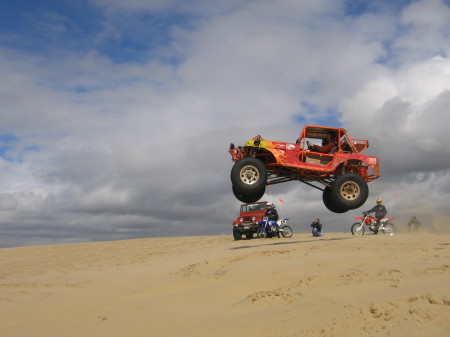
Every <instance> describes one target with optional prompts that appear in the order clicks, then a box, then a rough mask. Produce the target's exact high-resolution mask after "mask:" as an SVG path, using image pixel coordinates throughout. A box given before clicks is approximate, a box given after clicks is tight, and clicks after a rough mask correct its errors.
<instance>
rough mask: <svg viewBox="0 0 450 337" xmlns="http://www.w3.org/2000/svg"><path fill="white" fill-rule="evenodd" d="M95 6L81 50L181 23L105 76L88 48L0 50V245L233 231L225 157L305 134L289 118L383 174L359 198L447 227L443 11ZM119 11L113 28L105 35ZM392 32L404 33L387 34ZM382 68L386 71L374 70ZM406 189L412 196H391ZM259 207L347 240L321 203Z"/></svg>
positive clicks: (304, 196)
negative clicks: (321, 127)
mask: <svg viewBox="0 0 450 337" xmlns="http://www.w3.org/2000/svg"><path fill="white" fill-rule="evenodd" d="M95 3H96V4H97V5H98V6H100V8H102V6H104V7H105V8H106V9H105V13H107V15H105V17H106V19H105V20H109V21H107V22H104V26H105V27H108V29H107V30H105V31H103V32H100V33H98V34H97V35H96V36H95V37H98V36H100V35H102V34H105V35H104V36H102V38H101V40H102V41H105V39H106V40H107V38H108V34H113V36H111V38H112V39H114V40H116V39H119V37H118V35H116V33H117V32H121V31H120V27H122V26H123V25H132V22H133V21H132V19H133V15H136V13H139V15H141V14H142V13H151V14H152V15H157V14H158V13H162V12H164V15H169V14H170V13H176V14H177V15H181V14H182V16H184V17H185V18H186V21H189V24H186V25H183V24H180V23H178V22H173V23H170V22H169V23H167V25H168V27H166V28H165V29H167V30H169V31H170V33H169V34H168V36H170V39H169V40H167V41H166V44H165V45H162V46H160V48H153V49H151V50H149V51H148V53H149V56H148V58H146V60H147V61H142V60H141V61H139V62H136V61H129V62H123V61H122V62H117V61H115V60H114V58H113V57H110V55H108V54H107V53H105V54H102V51H101V48H99V49H98V50H91V51H89V52H86V51H84V50H80V51H69V50H61V51H59V52H58V53H57V54H58V55H56V56H55V55H54V54H51V53H50V54H49V55H46V56H42V55H39V54H38V53H37V52H28V53H27V52H22V51H20V52H17V51H14V50H12V49H7V48H5V47H4V48H1V49H0V70H1V71H2V74H4V76H2V80H1V81H0V97H1V98H2V107H0V113H1V117H2V120H1V124H0V130H1V131H2V132H3V133H6V132H7V133H10V134H13V135H16V136H17V137H18V140H17V144H16V145H14V146H13V148H12V149H10V150H9V154H10V155H11V156H10V157H8V158H10V159H9V160H2V161H1V165H0V173H1V175H0V176H1V178H0V179H1V180H0V187H2V193H3V194H2V195H1V196H0V230H2V228H3V231H4V232H8V238H7V239H5V240H4V241H2V242H0V245H11V244H12V245H13V244H24V243H26V244H32V243H44V242H45V243H48V242H69V241H71V240H75V239H74V238H79V239H80V240H106V239H115V238H127V237H139V236H145V235H149V236H150V235H186V234H213V233H223V232H227V231H228V232H231V229H230V228H231V226H230V223H231V221H232V220H233V217H234V216H237V214H236V212H237V208H238V205H239V202H238V201H237V200H235V199H234V196H233V195H232V193H231V183H230V181H229V173H230V169H231V165H232V163H231V159H230V156H229V155H228V153H227V150H228V144H229V142H235V143H236V144H242V143H243V142H244V140H245V139H248V138H251V137H253V136H255V135H256V134H258V133H260V134H262V135H263V136H264V137H265V138H268V139H274V140H283V141H294V140H295V139H296V138H297V137H298V134H299V132H300V131H301V130H300V129H301V128H302V126H303V125H299V124H296V123H295V122H294V120H295V117H300V119H301V118H302V117H303V118H305V117H306V118H307V122H308V123H315V122H317V121H318V120H323V119H326V118H331V119H338V118H339V117H340V116H339V115H335V114H330V112H329V111H335V110H334V109H335V108H337V107H339V109H340V111H342V116H341V117H342V119H341V120H342V123H343V125H344V127H346V128H347V129H348V130H349V132H350V135H351V136H354V137H356V138H368V139H369V140H370V143H371V148H370V150H371V152H372V153H373V154H375V155H380V157H381V159H382V178H381V179H380V181H379V182H373V183H371V189H372V191H373V193H372V194H371V196H372V195H378V194H380V195H382V194H383V193H384V194H386V195H390V194H392V193H394V192H395V193H397V190H398V189H401V191H400V192H398V194H399V195H400V194H401V195H402V196H405V198H406V195H407V194H409V193H411V194H417V195H418V196H419V199H418V200H422V199H420V198H422V197H421V196H420V193H421V191H423V189H426V188H427V186H428V187H430V188H435V190H434V191H435V193H433V195H432V196H430V198H431V200H433V201H436V203H435V205H436V208H435V211H436V212H446V210H445V208H443V207H442V202H441V201H440V199H439V198H440V196H443V195H446V193H447V194H448V191H446V190H445V188H444V187H443V186H444V185H445V184H444V182H445V178H446V177H448V171H447V170H448V167H449V166H450V165H449V163H448V159H447V158H450V156H449V150H448V148H446V147H445V141H444V142H441V140H442V139H444V140H448V135H447V133H446V131H445V124H446V123H447V122H448V118H449V117H448V113H447V110H448V107H449V99H450V97H449V96H450V95H449V90H450V84H449V78H450V77H449V76H448V75H449V69H450V65H449V59H448V58H447V56H446V55H445V53H442V50H445V48H446V47H445V46H444V42H445V41H447V40H446V39H448V35H446V30H445V29H446V27H447V26H446V25H447V23H446V20H444V19H443V18H442V15H443V16H444V18H448V14H446V13H447V12H446V10H448V6H446V5H444V4H443V3H441V2H432V3H431V5H430V7H429V8H428V7H427V6H426V4H425V3H422V2H420V3H418V2H415V3H412V4H411V5H410V6H409V7H407V8H406V9H405V10H404V11H403V14H402V15H401V17H396V16H395V15H392V13H381V14H378V15H372V14H370V13H368V14H364V15H360V16H352V17H346V16H344V13H343V8H342V7H341V5H340V3H339V2H335V1H311V2H299V1H277V2H276V3H274V2H272V1H234V2H226V4H225V3H224V2H219V3H217V2H214V1H213V2H210V1H206V2H202V1H199V2H195V3H196V4H198V5H199V6H193V7H192V6H190V7H189V8H187V7H184V5H183V4H180V2H168V1H164V2H155V1H153V2H148V1H129V2H123V1H122V2H120V3H119V2H116V1H108V2H104V1H95ZM214 4H215V5H219V6H213V5H214ZM200 5H202V6H200ZM124 6H128V7H127V8H125V7H124ZM416 6H419V7H420V6H425V7H426V10H428V11H431V12H433V13H434V12H436V11H439V12H440V13H439V15H440V19H439V20H438V21H439V22H438V23H429V24H428V23H427V21H426V20H427V16H424V17H420V15H419V14H420V13H421V12H426V11H420V10H417V9H416ZM419 9H420V8H419ZM121 11H122V12H124V15H125V14H126V15H125V17H126V18H128V21H126V22H125V23H124V22H123V21H120V22H118V21H115V20H117V19H118V17H117V16H116V14H118V13H120V12H121ZM194 12H195V13H194ZM194 14H195V16H192V15H194ZM194 18H195V19H194ZM169 21H170V20H169ZM447 21H448V20H447ZM402 24H407V25H411V27H412V28H411V27H409V26H408V27H409V29H410V31H411V32H414V34H412V35H411V36H409V35H407V34H403V35H402V32H403V31H397V30H396V29H397V28H396V27H397V26H398V25H402ZM375 27H376V28H375ZM378 28H379V29H378ZM413 28H414V29H415V30H411V29H413ZM419 28H420V31H421V32H422V33H421V34H422V35H420V36H423V34H425V35H424V36H428V37H430V36H431V37H432V39H431V38H430V41H429V42H430V43H429V44H428V45H427V46H426V50H427V53H428V54H430V55H431V56H430V55H428V54H427V56H426V57H423V55H424V53H423V48H422V47H420V41H418V40H417V39H418V36H419V35H416V33H415V32H417V31H418V29H419ZM417 34H418V33H417ZM387 41H389V42H390V43H389V47H387V44H386V42H387ZM61 48H63V47H62V46H61ZM436 51H441V52H436ZM433 52H434V54H433ZM61 55H64V57H61ZM389 57H394V58H395V61H396V62H384V63H383V62H380V60H386V58H389ZM168 60H171V61H168ZM173 60H176V62H173ZM392 64H396V65H398V66H396V67H392ZM305 102H306V103H308V104H310V105H312V106H315V107H317V108H318V112H317V113H316V114H315V115H314V114H312V113H311V111H308V110H307V108H305V106H308V105H302V103H305ZM405 143H406V144H407V145H406V146H405ZM418 153H420V156H421V157H420V159H419V160H418V159H417V155H418ZM11 158H13V159H11ZM399 159H401V160H399ZM421 174H423V177H422V178H420V179H419V178H418V177H419V176H420V175H421ZM402 176H406V178H402ZM408 179H409V180H412V181H414V182H417V184H416V185H414V186H420V189H419V188H417V190H415V189H414V188H413V187H412V186H411V187H405V186H406V185H405V184H406V182H407V181H408ZM435 181H439V182H441V184H438V185H435V183H434V182H435ZM419 182H420V184H419ZM402 191H403V192H402ZM273 193H274V194H273V195H274V196H275V195H276V196H281V197H283V196H284V195H286V196H287V198H284V197H283V199H286V200H287V201H288V202H289V203H290V205H288V204H287V203H286V204H284V205H283V207H284V208H285V210H286V211H288V212H290V213H291V214H286V216H288V217H291V218H294V220H295V217H298V218H299V219H301V221H298V222H297V223H298V225H297V226H300V223H302V224H305V223H306V224H309V222H310V220H311V219H312V218H314V217H321V218H324V217H325V218H324V219H326V220H327V222H334V223H335V225H336V229H335V230H348V229H349V228H348V227H349V225H348V221H350V220H349V217H351V216H352V215H348V214H347V215H339V216H337V215H335V214H331V213H330V212H328V211H327V210H325V209H324V207H323V205H322V202H321V194H320V192H319V191H315V190H314V191H311V188H309V187H305V186H303V185H299V184H293V183H292V184H285V185H279V186H276V187H274V188H273ZM266 197H270V195H267V196H266ZM432 205H433V203H432ZM403 207H407V206H405V205H403ZM406 215H407V213H405V216H406ZM303 216H305V217H307V220H305V219H304V218H303ZM310 218H311V219H310ZM301 226H303V225H301ZM294 230H309V228H308V227H307V225H306V228H305V227H298V228H294ZM330 230H332V229H331V228H330ZM22 236H23V237H22ZM11 242H12V243H11Z"/></svg>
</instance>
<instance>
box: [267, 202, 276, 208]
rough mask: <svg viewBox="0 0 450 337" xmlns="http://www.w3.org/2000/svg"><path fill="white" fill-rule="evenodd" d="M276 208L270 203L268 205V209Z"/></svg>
mask: <svg viewBox="0 0 450 337" xmlns="http://www.w3.org/2000/svg"><path fill="white" fill-rule="evenodd" d="M274 207H275V205H274V204H272V203H270V202H268V203H267V208H274Z"/></svg>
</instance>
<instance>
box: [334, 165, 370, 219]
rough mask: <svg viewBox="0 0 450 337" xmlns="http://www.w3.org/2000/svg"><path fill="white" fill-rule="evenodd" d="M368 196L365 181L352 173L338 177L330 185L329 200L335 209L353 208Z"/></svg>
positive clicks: (361, 203) (358, 205)
mask: <svg viewBox="0 0 450 337" xmlns="http://www.w3.org/2000/svg"><path fill="white" fill-rule="evenodd" d="M368 196H369V188H368V187H367V183H366V181H365V180H364V179H363V178H362V177H361V176H359V175H357V174H354V173H346V174H343V175H342V176H340V177H338V178H337V179H336V180H335V181H334V182H333V184H332V185H331V192H330V200H331V202H332V204H333V206H332V207H335V208H336V209H345V208H347V209H349V210H350V209H355V208H358V207H361V206H362V205H364V203H365V202H366V200H367V197H368Z"/></svg>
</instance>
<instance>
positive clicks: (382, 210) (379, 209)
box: [364, 198, 387, 234]
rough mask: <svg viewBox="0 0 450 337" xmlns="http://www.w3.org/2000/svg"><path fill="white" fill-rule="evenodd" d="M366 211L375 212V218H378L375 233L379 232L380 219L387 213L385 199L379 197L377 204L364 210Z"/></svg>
mask: <svg viewBox="0 0 450 337" xmlns="http://www.w3.org/2000/svg"><path fill="white" fill-rule="evenodd" d="M364 213H369V214H370V213H375V218H377V221H376V227H375V231H374V232H375V234H378V229H379V228H380V221H381V219H383V218H384V217H385V216H386V214H387V209H386V207H384V205H383V200H381V198H378V199H377V204H376V205H375V206H373V207H372V208H371V209H370V210H368V211H366V212H364Z"/></svg>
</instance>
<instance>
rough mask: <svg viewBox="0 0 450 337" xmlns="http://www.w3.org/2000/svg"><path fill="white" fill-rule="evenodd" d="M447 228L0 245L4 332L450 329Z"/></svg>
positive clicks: (10, 335)
mask: <svg viewBox="0 0 450 337" xmlns="http://www.w3.org/2000/svg"><path fill="white" fill-rule="evenodd" d="M449 257H450V235H447V234H446V235H433V234H428V233H419V234H406V233H405V234H398V235H395V236H392V237H391V236H385V235H378V236H376V235H364V236H361V237H354V236H352V235H351V234H350V233H329V234H327V235H326V236H325V237H323V238H313V237H311V236H310V234H294V236H293V237H292V238H291V239H283V238H280V239H265V240H262V239H254V240H242V241H233V240H232V238H231V235H229V236H206V237H183V238H155V239H140V240H128V241H116V242H104V243H84V244H70V245H54V246H42V247H21V248H5V249H0V336H2V337H3V336H5V337H6V336H7V337H14V336H20V337H27V336H33V337H39V336H55V337H56V336H58V337H61V336H65V337H67V336H74V337H75V336H76V337H82V336H108V337H111V336H120V337H125V336H127V337H130V336H158V337H168V336H173V337H189V336H192V337H194V336H195V337H200V336H213V337H214V336H223V337H233V336H272V337H277V336H279V337H289V336H309V337H314V336H321V337H333V336H336V337H338V336H345V337H351V336H358V337H360V336H391V337H392V336H408V337H414V336H420V337H423V336H433V337H439V336H449V332H448V331H450V259H449Z"/></svg>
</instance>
